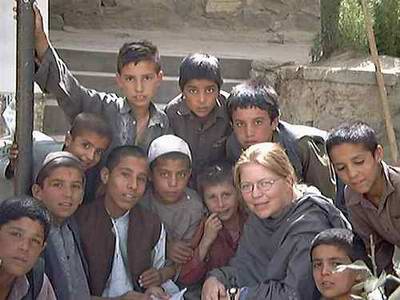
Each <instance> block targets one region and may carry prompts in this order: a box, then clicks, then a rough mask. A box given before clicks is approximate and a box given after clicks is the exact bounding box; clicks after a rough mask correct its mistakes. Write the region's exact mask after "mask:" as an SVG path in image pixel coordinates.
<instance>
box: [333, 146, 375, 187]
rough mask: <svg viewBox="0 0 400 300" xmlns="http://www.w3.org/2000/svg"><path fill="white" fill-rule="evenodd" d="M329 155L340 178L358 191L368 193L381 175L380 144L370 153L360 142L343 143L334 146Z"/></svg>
mask: <svg viewBox="0 0 400 300" xmlns="http://www.w3.org/2000/svg"><path fill="white" fill-rule="evenodd" d="M330 157H331V161H332V163H333V166H334V167H335V170H336V173H337V174H338V176H339V177H340V179H342V181H343V182H344V183H345V184H347V185H348V186H350V187H351V188H352V189H353V190H354V191H356V192H358V193H361V194H364V193H368V192H369V191H370V190H371V189H372V188H373V187H374V184H375V183H376V182H377V180H378V179H379V177H380V176H381V173H380V172H381V167H380V161H381V160H382V158H383V151H382V148H381V147H380V146H379V147H378V148H377V149H376V150H375V153H371V152H370V151H368V150H367V149H366V148H365V147H364V146H363V145H362V144H348V143H345V144H341V145H337V146H334V147H333V148H332V149H331V151H330Z"/></svg>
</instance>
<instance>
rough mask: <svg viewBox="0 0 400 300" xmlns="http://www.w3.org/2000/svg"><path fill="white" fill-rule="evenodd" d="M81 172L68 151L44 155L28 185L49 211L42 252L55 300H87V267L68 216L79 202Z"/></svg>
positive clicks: (76, 207) (72, 223)
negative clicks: (45, 245) (44, 244)
mask: <svg viewBox="0 0 400 300" xmlns="http://www.w3.org/2000/svg"><path fill="white" fill-rule="evenodd" d="M84 186H85V173H84V170H83V168H82V166H81V163H80V161H79V160H78V158H76V157H75V156H74V155H72V154H71V153H69V152H65V151H59V152H52V153H50V154H48V155H47V156H46V159H45V160H44V162H43V165H42V168H41V169H40V170H39V173H38V175H37V177H36V181H35V184H34V185H33V186H32V194H33V196H34V197H35V198H36V199H39V200H40V201H41V202H42V203H43V204H44V205H45V206H46V207H47V209H48V210H49V212H50V213H51V215H52V218H53V221H54V222H53V224H52V227H51V231H50V234H49V238H48V242H47V247H46V249H45V252H44V258H45V263H46V274H47V276H48V277H49V279H50V281H51V283H52V285H53V287H54V290H55V292H56V295H57V299H60V300H64V299H65V300H70V299H71V300H72V299H82V300H84V299H90V292H89V286H88V282H87V266H86V261H85V260H84V257H83V252H82V248H81V244H80V235H79V230H78V227H77V224H76V222H75V220H74V219H73V218H72V215H73V214H74V213H75V211H76V210H77V209H78V207H79V206H80V204H81V203H82V201H83V193H84Z"/></svg>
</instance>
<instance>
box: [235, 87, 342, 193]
mask: <svg viewBox="0 0 400 300" xmlns="http://www.w3.org/2000/svg"><path fill="white" fill-rule="evenodd" d="M227 107H228V113H229V116H230V118H231V121H232V128H233V134H232V135H231V136H230V137H229V139H228V142H227V157H228V159H229V160H230V161H232V162H236V160H237V159H238V158H239V156H240V153H241V151H242V150H243V149H247V148H248V147H249V146H251V145H254V144H257V143H263V142H276V143H279V144H280V145H281V146H282V147H283V148H284V149H285V151H286V153H287V155H288V156H289V159H290V162H291V163H292V165H293V167H294V169H295V172H296V175H297V177H298V178H299V180H300V181H301V182H304V183H306V184H311V185H314V186H316V187H317V188H318V189H319V190H320V191H321V193H322V194H323V195H324V196H327V197H329V198H331V199H335V195H336V190H335V174H334V171H333V169H332V167H331V164H330V161H329V158H328V155H327V154H326V151H325V138H326V132H324V131H322V130H319V129H317V128H313V127H307V126H300V125H292V124H289V123H286V122H283V121H281V120H280V119H279V115H280V110H279V101H278V95H277V94H276V92H275V90H274V89H273V87H271V86H269V85H267V84H265V83H263V82H260V81H247V82H245V83H242V84H239V85H237V86H235V87H234V88H233V89H232V91H231V94H230V96H229V98H228V102H227Z"/></svg>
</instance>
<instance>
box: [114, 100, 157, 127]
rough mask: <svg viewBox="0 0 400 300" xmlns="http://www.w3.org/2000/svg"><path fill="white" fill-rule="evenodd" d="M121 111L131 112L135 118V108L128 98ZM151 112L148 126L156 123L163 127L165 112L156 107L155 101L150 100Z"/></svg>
mask: <svg viewBox="0 0 400 300" xmlns="http://www.w3.org/2000/svg"><path fill="white" fill-rule="evenodd" d="M121 113H122V114H125V113H127V114H130V115H131V116H132V118H134V119H135V115H134V113H133V109H132V107H131V106H130V105H129V104H128V100H126V99H125V101H124V104H123V106H122V108H121ZM149 113H150V118H149V125H148V127H151V126H155V125H159V126H160V127H161V128H162V127H164V122H163V113H162V112H161V111H160V110H159V109H158V108H157V107H156V105H155V104H154V103H153V102H150V106H149Z"/></svg>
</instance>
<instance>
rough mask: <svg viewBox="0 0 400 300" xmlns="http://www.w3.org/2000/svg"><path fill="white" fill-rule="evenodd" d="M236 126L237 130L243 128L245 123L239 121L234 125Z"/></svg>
mask: <svg viewBox="0 0 400 300" xmlns="http://www.w3.org/2000/svg"><path fill="white" fill-rule="evenodd" d="M234 125H235V126H236V127H237V128H242V127H243V126H244V122H239V121H237V122H235V123H234Z"/></svg>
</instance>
